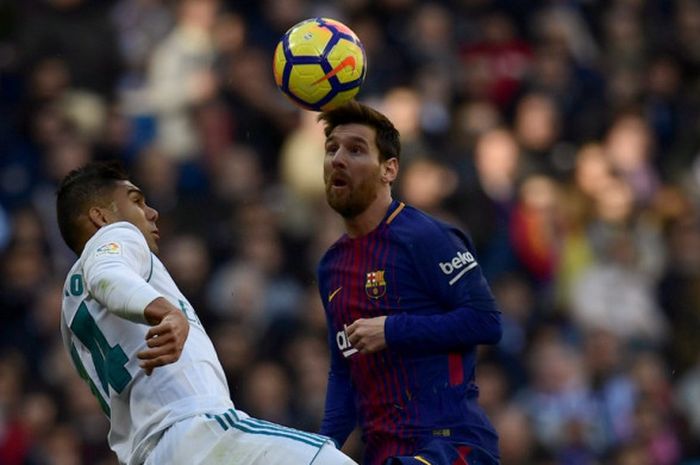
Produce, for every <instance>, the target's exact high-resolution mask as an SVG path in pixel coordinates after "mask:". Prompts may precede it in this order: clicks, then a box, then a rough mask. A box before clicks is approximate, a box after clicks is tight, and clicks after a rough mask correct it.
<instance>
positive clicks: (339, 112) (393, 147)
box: [318, 100, 401, 161]
mask: <svg viewBox="0 0 700 465" xmlns="http://www.w3.org/2000/svg"><path fill="white" fill-rule="evenodd" d="M318 121H322V122H323V123H324V125H325V126H324V129H323V131H324V133H325V134H326V137H328V136H329V135H330V133H331V132H333V129H335V128H336V126H340V125H341V124H364V125H366V126H370V127H372V128H374V129H375V131H376V132H377V140H376V143H377V147H378V148H379V154H380V156H381V159H382V161H386V160H388V159H389V158H396V159H399V158H400V156H401V141H400V138H399V131H398V130H397V129H396V128H395V127H394V124H393V123H392V122H391V121H390V120H389V118H387V117H386V116H384V115H383V114H382V113H380V112H378V111H377V110H375V109H373V108H371V107H368V106H367V105H363V104H362V103H360V102H357V101H356V100H351V101H350V102H348V103H346V104H344V105H341V106H339V107H337V108H334V109H332V110H328V111H324V112H322V113H321V114H320V115H319V116H318Z"/></svg>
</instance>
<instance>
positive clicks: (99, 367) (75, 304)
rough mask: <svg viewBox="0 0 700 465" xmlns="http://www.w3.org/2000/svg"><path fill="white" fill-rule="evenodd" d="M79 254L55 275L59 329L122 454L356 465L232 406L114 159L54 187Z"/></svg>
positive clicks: (149, 222)
mask: <svg viewBox="0 0 700 465" xmlns="http://www.w3.org/2000/svg"><path fill="white" fill-rule="evenodd" d="M57 211H58V223H59V227H60V230H61V235H62V236H63V239H64V240H65V242H66V244H68V246H69V247H71V248H72V249H73V250H74V251H75V252H76V253H77V254H78V255H79V258H78V260H77V261H76V263H75V265H73V267H72V269H71V270H70V272H69V273H68V277H67V278H66V281H65V288H64V298H63V306H62V310H61V333H62V336H63V342H64V345H65V346H66V349H67V350H68V352H69V353H70V356H71V358H72V359H73V363H74V364H75V367H76V369H77V370H78V373H79V374H80V375H81V377H82V378H83V379H84V380H85V381H86V382H87V384H88V385H89V386H90V389H91V390H92V392H93V394H94V395H95V397H96V398H97V400H98V401H99V403H100V405H101V406H102V409H103V410H104V412H105V414H106V415H107V417H108V418H109V420H110V431H109V437H108V439H109V445H110V447H111V448H112V450H113V451H114V452H115V453H116V455H117V458H118V460H119V463H120V464H124V465H141V464H146V465H165V464H167V465H197V464H199V465H240V464H247V465H353V464H354V465H357V464H355V462H354V461H352V460H350V459H349V458H348V457H347V456H345V455H344V454H342V453H341V452H339V451H338V450H337V449H336V448H335V446H334V445H333V444H332V442H331V441H330V439H328V438H326V437H323V436H320V435H317V434H311V433H305V432H302V431H298V430H294V429H291V428H285V427H282V426H279V425H275V424H273V423H269V422H266V421H261V420H257V419H255V418H252V417H250V416H248V415H247V414H246V413H245V412H242V411H240V410H238V409H236V408H235V407H234V405H233V403H232V402H231V400H230V398H229V390H228V386H227V384H226V378H225V376H224V371H223V368H222V367H221V364H220V363H219V359H218V357H217V355H216V353H215V352H214V346H213V345H212V342H211V340H210V339H209V337H208V336H207V333H206V331H205V330H204V328H203V327H202V325H201V323H200V322H199V318H197V314H196V312H195V309H194V308H192V305H190V303H189V302H188V301H187V298H186V297H185V296H184V295H183V294H182V293H181V292H180V290H179V289H178V288H177V286H176V285H175V282H173V279H172V278H171V277H170V274H169V273H168V272H167V270H166V269H165V267H164V266H163V264H162V263H161V261H160V260H159V259H158V257H157V256H156V253H157V251H158V241H159V239H160V236H159V233H158V228H157V226H156V221H157V220H158V212H157V211H156V210H154V209H153V208H151V207H150V206H149V205H148V204H147V203H146V200H145V198H144V195H143V193H142V192H141V190H140V189H139V188H138V187H137V186H135V185H134V184H132V183H131V181H129V179H128V178H127V176H126V174H125V173H124V172H123V171H122V170H121V169H120V168H118V167H117V166H114V165H112V164H104V163H92V164H88V165H86V166H84V167H83V168H80V169H78V170H75V171H73V172H71V173H70V174H69V175H68V176H67V177H66V178H65V179H64V180H63V182H62V183H61V186H60V187H59V191H58V198H57Z"/></svg>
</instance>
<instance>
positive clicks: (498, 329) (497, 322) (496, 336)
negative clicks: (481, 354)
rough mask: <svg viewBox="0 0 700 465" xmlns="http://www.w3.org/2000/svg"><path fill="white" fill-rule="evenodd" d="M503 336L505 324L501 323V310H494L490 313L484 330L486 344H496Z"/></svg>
mask: <svg viewBox="0 0 700 465" xmlns="http://www.w3.org/2000/svg"><path fill="white" fill-rule="evenodd" d="M502 337H503V325H502V324H501V312H493V313H492V314H491V315H490V321H489V324H488V326H487V328H486V331H484V339H485V340H484V342H483V343H484V344H491V345H495V344H498V343H499V342H500V341H501V338H502Z"/></svg>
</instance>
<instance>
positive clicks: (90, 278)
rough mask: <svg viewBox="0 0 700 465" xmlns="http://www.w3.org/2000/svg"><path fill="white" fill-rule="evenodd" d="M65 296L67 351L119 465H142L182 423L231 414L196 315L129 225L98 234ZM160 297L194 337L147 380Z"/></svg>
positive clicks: (63, 317)
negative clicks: (104, 422) (144, 361)
mask: <svg viewBox="0 0 700 465" xmlns="http://www.w3.org/2000/svg"><path fill="white" fill-rule="evenodd" d="M63 295H64V297H63V306H62V311H61V333H62V336H63V342H64V345H65V346H66V349H67V350H68V351H69V353H70V355H71V358H72V360H73V363H74V364H75V365H76V368H77V369H78V371H79V373H80V375H81V376H82V377H83V378H84V379H85V380H86V381H87V383H88V384H89V385H90V388H91V390H92V392H93V393H94V395H95V396H96V397H97V400H98V401H99V403H100V405H101V406H102V409H103V410H104V411H105V413H106V414H107V416H108V417H109V419H110V423H111V428H110V432H109V445H110V447H111V448H112V450H113V451H114V452H115V453H116V454H117V457H118V459H119V462H120V463H122V464H128V465H138V464H141V463H143V462H144V460H145V458H146V456H147V455H148V453H149V452H150V450H151V449H152V448H153V447H154V445H155V443H156V442H157V441H158V439H159V438H160V436H161V435H162V433H163V431H164V430H165V429H166V428H168V427H169V426H170V425H172V424H173V423H175V422H177V421H180V420H183V419H185V418H189V417H193V416H196V415H200V414H204V413H209V412H221V411H225V410H226V409H229V408H232V407H233V404H232V402H231V400H230V397H229V390H228V386H227V383H226V378H225V376H224V371H223V369H222V367H221V364H220V362H219V360H218V358H217V355H216V352H215V351H214V346H213V345H212V342H211V340H210V339H209V337H208V336H207V334H206V332H205V331H204V329H203V328H202V325H201V323H200V322H199V319H198V318H197V315H196V313H195V311H194V309H193V308H192V306H191V305H190V304H189V302H188V301H187V299H186V298H185V296H183V295H182V293H181V292H180V291H179V290H178V288H177V286H176V285H175V282H174V281H173V279H172V278H171V277H170V274H169V273H168V272H167V271H166V269H165V267H164V266H163V264H162V263H161V261H160V260H159V259H158V258H157V257H156V256H155V255H154V254H153V253H151V251H150V250H149V248H148V245H147V243H146V240H145V238H144V237H143V235H142V233H141V232H140V231H139V230H138V229H137V228H136V227H135V226H133V225H132V224H130V223H127V222H119V223H115V224H111V225H108V226H106V227H103V228H101V229H100V230H99V231H97V233H96V234H95V235H94V236H93V237H92V238H91V239H90V240H89V241H88V242H87V244H86V245H85V248H84V250H83V253H82V255H81V256H80V258H79V259H78V261H77V262H76V263H75V265H73V267H72V268H71V270H70V273H69V274H68V277H67V279H66V282H65V285H64V292H63ZM159 296H162V297H165V298H166V299H167V300H168V301H169V302H170V303H171V304H173V305H174V306H176V307H177V308H180V309H182V311H183V313H185V315H186V316H187V318H188V320H189V321H190V332H189V336H188V338H187V341H186V343H185V347H184V350H183V352H182V355H181V356H180V359H179V360H178V361H177V362H175V363H173V364H169V365H165V366H162V367H158V368H156V369H155V370H154V371H153V373H152V375H151V376H146V373H145V372H144V370H143V369H142V368H140V366H139V359H137V357H136V354H137V353H138V352H141V351H143V350H146V349H147V346H146V340H145V336H146V333H147V331H148V329H149V326H148V325H147V324H146V323H145V320H144V319H143V309H144V308H145V307H146V305H147V304H148V303H150V302H151V301H152V300H154V299H155V298H156V297H159ZM139 312H140V313H139Z"/></svg>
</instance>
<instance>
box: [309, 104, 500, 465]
mask: <svg viewBox="0 0 700 465" xmlns="http://www.w3.org/2000/svg"><path fill="white" fill-rule="evenodd" d="M319 120H320V121H322V122H323V123H324V125H325V128H324V131H325V135H326V141H325V159H324V180H325V186H326V199H327V201H328V204H329V205H330V206H331V207H332V208H333V209H334V210H335V211H336V212H337V213H338V214H340V215H341V216H342V219H343V222H344V225H345V230H346V233H345V234H344V235H343V236H342V237H341V238H340V239H338V240H337V242H335V244H333V245H332V246H331V247H330V248H329V249H328V251H327V252H326V254H325V255H324V256H323V258H322V259H321V262H320V264H319V269H318V280H319V289H320V293H321V298H322V299H323V304H324V306H325V310H326V316H327V321H328V328H329V345H330V349H331V369H330V373H329V377H328V391H327V395H326V406H325V412H324V419H323V422H322V426H321V433H322V434H324V435H327V436H330V437H332V438H333V439H334V440H335V441H336V442H337V444H338V445H339V446H340V445H342V444H343V443H344V442H345V440H346V439H347V437H348V435H349V434H350V432H351V431H352V430H353V429H354V427H355V426H356V424H357V422H359V425H360V427H361V430H362V438H363V441H364V442H365V446H366V447H365V457H364V461H363V463H364V464H365V465H407V464H410V465H460V464H462V465H466V464H469V465H476V464H479V465H490V464H497V463H498V461H499V454H498V438H497V434H496V432H495V430H494V428H493V426H492V425H491V424H490V422H489V421H488V419H487V418H486V416H485V414H484V412H483V411H482V410H481V408H480V407H479V405H478V403H477V397H478V389H477V386H476V385H475V383H474V377H475V363H476V348H477V346H478V345H479V344H495V343H497V342H498V341H499V339H500V338H501V316H500V312H499V310H498V308H497V306H496V303H495V301H494V298H493V295H492V293H491V290H490V289H489V286H488V284H487V282H486V280H485V279H484V276H483V275H482V272H481V270H480V268H479V264H478V261H477V259H476V254H475V252H474V249H473V246H472V244H471V241H470V239H469V238H468V237H467V236H466V235H465V234H464V233H463V232H461V231H460V230H458V229H457V228H455V227H453V226H450V225H448V224H445V223H442V222H440V221H438V220H437V219H435V218H432V217H430V216H429V215H427V214H426V213H423V212H421V211H420V210H417V209H415V208H412V207H411V206H408V205H405V204H404V203H402V202H399V201H397V200H394V199H393V198H392V194H391V185H392V183H393V182H394V181H395V180H396V178H397V175H398V171H399V154H400V141H399V134H398V131H397V130H396V129H395V128H394V126H393V124H392V123H391V121H389V120H388V119H387V118H386V117H385V116H384V115H382V114H381V113H379V112H377V111H375V110H374V109H372V108H370V107H368V106H365V105H363V104H360V103H358V102H351V103H349V104H346V105H344V106H342V107H339V108H336V109H333V110H329V111H326V112H323V113H321V115H320V116H319Z"/></svg>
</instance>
